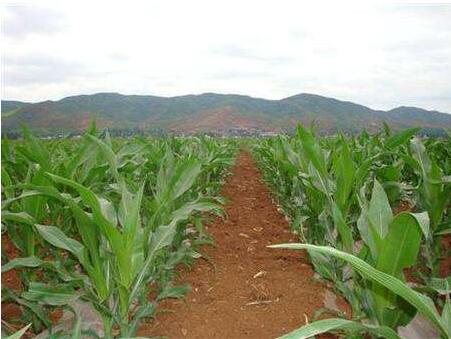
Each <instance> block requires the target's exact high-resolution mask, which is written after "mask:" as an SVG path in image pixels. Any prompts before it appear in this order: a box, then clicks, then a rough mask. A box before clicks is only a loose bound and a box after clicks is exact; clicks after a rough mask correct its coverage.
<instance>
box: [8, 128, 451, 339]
mask: <svg viewBox="0 0 451 339" xmlns="http://www.w3.org/2000/svg"><path fill="white" fill-rule="evenodd" d="M418 132H419V129H407V130H403V131H401V132H396V133H395V132H392V131H391V130H390V128H389V127H388V126H385V127H384V129H383V130H382V131H381V132H379V133H377V134H374V135H370V134H368V133H366V132H362V133H360V134H358V135H344V134H338V135H335V136H325V137H320V136H317V135H316V133H315V130H314V128H313V127H312V128H305V127H303V126H298V128H297V130H296V133H295V134H294V135H292V136H288V135H280V136H277V137H272V138H260V139H259V138H254V139H248V140H246V141H242V142H241V143H240V142H238V141H236V140H228V139H216V138H210V137H207V136H204V137H187V138H178V137H165V138H153V139H149V138H143V137H135V138H133V139H120V138H111V137H110V135H109V133H108V131H107V130H105V131H98V130H97V129H96V126H95V124H94V123H93V124H92V125H91V127H90V128H89V129H88V131H87V132H86V133H85V134H84V136H83V137H81V138H80V139H76V140H74V139H61V140H50V141H48V140H45V141H44V140H40V139H38V138H36V137H34V136H33V134H32V133H31V132H30V131H29V130H27V129H24V131H23V135H24V138H23V140H19V141H13V140H2V153H1V157H2V169H1V171H2V172H1V174H2V175H1V183H2V239H3V237H5V238H7V239H8V241H9V243H10V247H11V248H13V252H14V253H15V255H14V258H10V257H9V256H8V255H7V253H5V251H4V250H3V247H2V274H7V273H8V272H15V274H16V275H17V276H18V278H19V280H20V288H11V287H5V286H2V303H13V304H15V305H18V306H19V307H20V310H21V319H20V323H18V324H12V323H8V322H6V321H3V320H2V334H4V335H5V336H6V335H10V337H11V338H19V337H20V336H21V335H23V334H24V333H26V332H27V333H31V334H33V335H34V334H38V333H40V332H42V331H43V330H46V329H47V330H48V331H49V337H51V338H81V337H89V336H93V337H99V334H98V333H92V331H90V330H89V329H88V330H86V329H85V328H84V327H83V323H82V320H81V315H80V314H79V311H78V309H77V308H75V307H74V306H73V305H74V302H76V301H82V302H83V303H87V304H89V305H90V307H92V308H93V309H94V310H95V312H97V314H99V315H100V317H101V319H102V324H103V329H102V333H101V336H102V337H104V338H133V337H136V336H137V332H138V331H139V328H140V326H141V325H142V323H143V322H145V321H147V320H148V319H153V318H155V317H156V315H157V313H158V312H159V310H160V305H161V302H162V301H164V300H166V299H174V298H184V296H185V295H186V294H187V293H188V292H189V291H190V287H189V285H187V284H182V285H180V284H177V283H176V277H177V267H179V266H180V265H186V266H191V265H192V264H193V263H194V262H195V261H196V259H199V258H201V257H202V256H203V255H202V250H201V248H202V246H203V245H214V239H213V238H212V237H211V236H210V234H209V232H208V231H207V230H206V228H205V224H206V223H208V222H209V221H210V220H211V219H212V218H216V217H219V218H226V217H227V216H226V215H225V213H224V211H223V206H224V205H225V204H226V200H225V199H224V198H223V197H222V196H221V193H220V192H221V188H222V185H223V183H224V181H225V178H226V176H227V175H228V174H229V169H230V168H232V166H233V164H234V162H235V159H236V156H237V153H238V150H239V148H240V147H241V148H242V149H244V150H245V152H247V151H250V152H251V154H252V156H253V158H254V159H255V160H256V162H257V164H258V167H259V169H260V170H261V172H262V173H263V176H264V180H265V182H266V183H267V184H268V185H269V187H270V188H271V191H272V192H273V195H274V197H275V200H277V203H278V204H279V205H280V206H281V208H282V210H283V213H284V214H285V215H286V217H287V218H288V219H289V220H290V225H291V231H292V232H293V233H295V234H296V238H297V239H298V243H294V242H291V243H279V244H272V245H271V246H269V247H271V248H279V249H280V248H282V249H288V250H306V251H307V252H308V254H309V260H310V263H311V265H312V266H313V268H314V270H315V272H316V273H317V274H318V276H319V277H320V278H319V279H320V281H321V282H322V283H325V284H329V285H331V286H333V288H334V291H335V293H336V294H337V295H340V296H342V297H343V298H344V299H345V300H346V302H347V304H348V305H349V306H350V308H351V310H352V315H351V316H349V315H345V314H342V313H340V312H337V311H331V310H318V312H317V317H316V318H318V319H313V320H314V321H312V322H310V323H308V324H306V325H305V326H302V327H300V328H298V329H295V330H294V331H291V332H289V333H287V334H285V335H284V336H282V338H284V339H294V338H310V337H314V336H316V335H320V334H323V333H327V332H330V333H333V334H335V335H338V336H340V337H344V338H368V337H371V338H379V337H384V338H400V336H399V335H398V329H399V328H400V327H403V326H406V325H408V324H409V323H410V322H411V321H412V320H413V319H414V317H415V316H416V315H417V314H419V315H421V316H422V317H423V318H425V319H427V321H429V322H430V324H431V325H432V326H433V327H434V328H435V330H436V331H437V332H438V333H440V335H441V337H443V338H450V336H451V301H450V292H451V276H447V277H446V276H443V272H444V271H445V272H448V273H445V274H449V267H444V263H445V265H446V262H448V264H449V260H448V261H446V259H449V248H448V247H447V246H445V245H444V241H443V240H444V238H445V237H447V236H449V234H450V232H451V213H450V209H449V207H450V203H451V201H450V200H451V185H450V184H451V138H450V137H449V136H448V137H446V138H441V139H440V138H420V137H418V136H417V135H418ZM254 226H257V227H254V230H257V231H259V229H261V228H262V227H261V225H254ZM265 227H266V226H265ZM240 236H242V237H249V236H248V235H247V234H244V235H243V234H241V233H240ZM265 246H266V245H265ZM271 251H272V250H271ZM284 253H288V251H286V252H284ZM207 259H208V258H207ZM213 265H214V263H213ZM264 274H266V273H265V272H264V271H261V272H259V273H258V274H257V275H255V276H254V278H256V277H258V276H259V275H264ZM250 304H252V303H250ZM248 305H249V304H248ZM61 309H62V310H65V311H66V312H71V313H73V318H74V322H73V325H72V328H71V330H69V331H61V330H55V328H56V327H55V323H54V321H52V314H53V313H54V312H55V311H56V310H61ZM327 312H328V313H329V315H330V313H333V317H332V318H331V317H328V318H327V319H324V318H322V317H320V316H321V315H322V314H323V313H324V314H325V313H327ZM320 319H321V320H320Z"/></svg>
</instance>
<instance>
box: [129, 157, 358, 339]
mask: <svg viewBox="0 0 451 339" xmlns="http://www.w3.org/2000/svg"><path fill="white" fill-rule="evenodd" d="M222 195H223V196H224V197H225V198H226V199H227V200H228V202H227V204H226V206H225V212H226V214H227V217H226V219H225V220H222V219H219V218H218V219H217V220H216V221H215V222H214V223H213V224H210V225H208V226H207V229H208V232H209V233H210V234H211V236H212V237H213V239H214V241H215V246H208V247H204V248H203V250H202V251H203V253H204V254H205V255H206V256H207V257H208V258H209V260H208V262H207V261H206V260H198V261H197V262H196V263H195V264H194V266H193V267H192V269H186V268H181V269H180V277H179V279H178V283H189V284H190V285H191V287H192V291H191V292H190V293H189V294H188V295H187V297H186V299H181V300H166V301H164V302H162V304H161V305H160V307H159V310H160V312H159V313H158V315H157V317H156V319H155V320H152V321H150V322H148V323H146V324H144V325H143V326H142V327H141V329H140V331H139V333H138V335H141V336H165V337H168V338H171V339H176V338H198V339H203V338H231V339H234V338H255V339H257V338H258V339H264V338H275V337H278V336H281V335H283V334H286V333H287V332H290V331H292V330H294V329H296V328H299V327H301V326H302V325H305V324H306V323H308V322H311V321H312V317H313V314H314V312H315V311H316V310H318V309H319V308H322V307H325V304H324V302H325V295H326V291H327V287H326V286H325V285H324V284H323V283H321V282H319V281H318V280H316V279H315V278H314V272H313V269H312V267H311V265H310V264H309V261H308V256H307V254H306V253H305V252H303V251H289V250H275V249H270V248H267V246H268V245H271V244H278V243H286V242H298V241H299V240H298V238H297V236H296V235H294V234H292V233H291V232H290V230H289V225H288V223H287V221H286V220H285V217H284V216H283V215H282V214H280V213H279V212H278V210H277V206H276V205H274V204H273V202H272V200H271V193H270V191H269V189H268V187H267V186H266V184H265V183H264V182H263V178H262V175H261V173H260V172H259V170H258V169H257V168H256V166H255V163H254V161H253V159H252V158H251V156H250V154H249V153H247V152H242V153H241V154H240V155H239V157H238V158H237V163H236V165H235V167H234V168H233V170H232V175H231V176H230V177H228V179H227V181H226V183H225V185H224V187H223V192H222ZM212 264H213V265H212ZM328 293H332V292H328ZM335 301H336V304H337V306H338V308H339V309H340V310H341V311H342V312H345V313H346V314H348V315H349V313H350V309H349V306H348V305H347V304H346V302H345V301H344V300H343V299H342V298H339V297H337V298H336V300H335ZM162 310H163V311H162Z"/></svg>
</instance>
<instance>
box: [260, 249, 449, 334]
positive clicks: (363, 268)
mask: <svg viewBox="0 0 451 339" xmlns="http://www.w3.org/2000/svg"><path fill="white" fill-rule="evenodd" d="M269 247H271V248H287V249H297V250H299V249H306V250H309V251H318V252H320V253H324V254H328V255H331V256H334V257H336V258H339V259H342V260H345V261H346V262H348V263H350V264H351V265H352V267H353V268H354V269H355V270H356V271H357V272H359V273H360V274H361V275H362V276H364V277H365V278H367V279H370V280H372V281H375V282H377V283H379V284H381V285H382V286H384V287H386V288H387V289H389V290H390V291H391V292H393V293H395V294H397V295H399V296H400V297H401V298H403V299H404V300H406V301H407V302H408V303H410V304H411V305H412V306H414V307H415V308H416V309H417V310H418V311H419V312H420V313H422V314H423V315H424V316H425V317H426V318H427V319H429V320H430V321H431V323H432V324H433V325H434V326H435V327H436V328H437V329H438V330H439V331H440V332H441V333H442V334H443V335H445V336H448V337H449V335H450V333H449V332H448V329H447V327H446V326H445V324H443V323H442V320H441V317H440V315H439V314H438V312H437V310H436V309H435V306H434V303H433V302H432V300H431V299H430V298H429V297H427V296H425V295H422V294H420V293H418V292H416V291H414V290H413V289H411V288H410V287H408V286H407V285H406V284H405V283H404V282H402V281H401V280H399V279H397V278H396V277H393V276H391V275H389V274H387V273H384V272H381V271H379V270H377V269H375V268H374V267H372V266H371V265H369V264H368V263H366V262H365V261H363V260H362V259H359V258H357V257H355V256H353V255H351V254H349V253H345V252H342V251H338V250H336V249H334V248H332V247H327V246H315V245H309V244H280V245H272V246H269Z"/></svg>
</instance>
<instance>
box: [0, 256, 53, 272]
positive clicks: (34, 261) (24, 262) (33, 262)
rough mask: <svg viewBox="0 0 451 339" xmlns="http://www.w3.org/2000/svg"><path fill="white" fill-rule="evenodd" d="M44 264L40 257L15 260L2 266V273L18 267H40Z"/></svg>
mask: <svg viewBox="0 0 451 339" xmlns="http://www.w3.org/2000/svg"><path fill="white" fill-rule="evenodd" d="M43 263H44V261H42V260H41V259H39V258H38V257H26V258H15V259H12V260H11V261H9V262H8V263H6V264H4V265H2V273H4V272H7V271H9V270H12V269H14V268H18V267H39V266H41V265H42V264H43Z"/></svg>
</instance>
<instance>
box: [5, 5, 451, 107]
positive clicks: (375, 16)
mask: <svg viewBox="0 0 451 339" xmlns="http://www.w3.org/2000/svg"><path fill="white" fill-rule="evenodd" d="M88 5H89V6H88ZM327 8H328V10H327V11H325V10H324V3H321V4H318V5H315V4H305V3H301V2H295V1H286V2H285V1H282V2H281V3H276V2H262V1H256V0H248V1H246V2H242V1H239V0H229V1H218V2H215V3H214V4H213V3H212V2H207V1H202V0H193V1H190V2H180V1H176V0H165V1H162V0H148V1H145V2H144V1H143V2H140V1H137V2H135V3H134V4H133V6H124V5H123V4H116V3H113V2H108V3H106V4H105V3H101V2H97V1H91V2H89V3H83V2H81V3H80V2H78V1H74V0H67V1H64V2H60V3H58V6H53V7H43V6H39V7H36V6H31V5H29V6H7V8H6V16H5V20H4V23H3V25H4V29H5V35H6V39H4V44H3V47H4V48H3V66H4V67H3V75H4V82H3V87H2V94H3V97H4V98H8V99H18V100H24V101H39V100H47V99H59V98H61V97H64V96H69V95H75V94H83V93H94V92H96V91H108V92H122V93H125V94H134V93H136V94H153V95H162V96H174V95H183V94H189V93H202V92H220V93H238V94H248V95H252V96H256V97H263V98H269V99H280V98H283V97H287V96H290V95H294V94H297V93H301V92H310V93H317V94H320V95H325V96H331V97H336V98H338V99H343V100H349V101H354V102H357V103H361V104H364V105H368V106H370V107H372V108H375V109H390V108H393V107H395V106H399V105H410V106H413V105H415V106H420V107H424V108H428V109H438V110H442V111H448V112H450V113H451V94H450V91H449V88H450V87H451V80H450V79H451V45H450V44H449V41H451V20H449V18H450V17H451V5H449V6H448V5H440V6H439V5H363V4H360V3H358V4H356V3H354V4H352V5H346V4H344V3H341V2H340V3H337V2H329V3H327ZM88 9H89V10H88Z"/></svg>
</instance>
